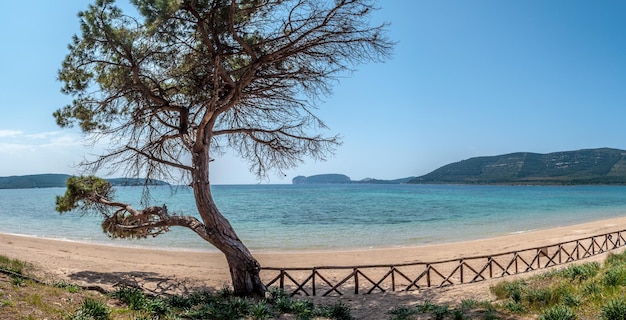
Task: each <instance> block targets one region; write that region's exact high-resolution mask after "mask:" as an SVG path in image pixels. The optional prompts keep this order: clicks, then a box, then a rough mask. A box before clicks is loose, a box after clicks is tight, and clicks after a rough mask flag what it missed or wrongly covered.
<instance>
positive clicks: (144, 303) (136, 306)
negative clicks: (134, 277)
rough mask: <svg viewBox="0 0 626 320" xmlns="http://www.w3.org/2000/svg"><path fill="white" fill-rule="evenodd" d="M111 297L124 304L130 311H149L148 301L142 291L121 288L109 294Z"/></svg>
mask: <svg viewBox="0 0 626 320" xmlns="http://www.w3.org/2000/svg"><path fill="white" fill-rule="evenodd" d="M111 297H113V298H115V299H119V300H120V301H122V302H124V303H125V304H126V305H127V306H128V308H129V309H131V310H138V311H141V310H149V309H150V308H149V301H148V299H147V297H146V295H145V294H144V293H143V291H141V290H139V289H137V288H131V287H122V288H119V289H118V290H116V291H114V292H112V293H111Z"/></svg>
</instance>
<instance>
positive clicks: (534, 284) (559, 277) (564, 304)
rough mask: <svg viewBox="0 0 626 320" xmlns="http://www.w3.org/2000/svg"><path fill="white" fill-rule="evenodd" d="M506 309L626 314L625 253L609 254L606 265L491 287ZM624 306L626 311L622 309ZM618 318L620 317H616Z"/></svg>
mask: <svg viewBox="0 0 626 320" xmlns="http://www.w3.org/2000/svg"><path fill="white" fill-rule="evenodd" d="M491 292H492V293H493V294H494V296H495V297H496V299H497V301H498V302H497V304H496V305H500V306H501V307H502V308H503V309H505V310H507V312H511V313H518V314H536V315H539V318H540V319H576V318H585V319H600V318H602V319H605V318H607V317H609V318H612V317H614V315H615V314H620V312H621V317H619V319H624V318H623V317H624V315H626V305H624V303H626V302H625V300H624V299H623V298H622V297H623V296H626V253H619V254H616V253H610V254H609V255H608V256H607V259H606V260H605V262H604V263H603V264H600V263H598V262H588V263H582V264H571V265H569V266H567V267H565V268H562V269H557V270H552V271H548V272H545V273H542V274H540V275H536V276H532V277H528V278H526V279H521V280H510V281H501V282H499V283H497V284H495V285H494V286H492V287H491ZM622 307H624V308H623V310H622ZM616 319H617V318H616Z"/></svg>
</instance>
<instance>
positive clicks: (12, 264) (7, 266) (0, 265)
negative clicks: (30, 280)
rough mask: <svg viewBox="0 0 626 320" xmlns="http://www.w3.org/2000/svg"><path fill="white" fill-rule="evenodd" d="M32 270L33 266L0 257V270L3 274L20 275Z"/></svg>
mask: <svg viewBox="0 0 626 320" xmlns="http://www.w3.org/2000/svg"><path fill="white" fill-rule="evenodd" d="M33 268H34V267H33V265H32V264H30V263H27V262H24V261H20V260H17V259H11V258H8V257H6V256H2V255H0V270H2V271H4V273H14V274H17V275H21V274H24V273H25V272H28V271H30V270H32V269H33Z"/></svg>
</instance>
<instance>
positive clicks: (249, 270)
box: [192, 153, 266, 296]
mask: <svg viewBox="0 0 626 320" xmlns="http://www.w3.org/2000/svg"><path fill="white" fill-rule="evenodd" d="M208 159H209V157H208V154H206V153H204V154H201V155H198V154H196V157H195V160H194V164H195V168H196V170H195V171H194V173H193V178H194V181H193V183H192V186H193V189H194V195H195V199H196V206H197V208H198V212H199V213H200V217H201V218H202V221H203V223H204V225H205V226H206V231H207V233H208V235H209V239H208V241H209V242H210V243H211V244H212V245H214V246H215V247H216V248H217V249H219V250H220V251H221V252H222V253H224V255H225V256H226V260H227V261H228V267H229V269H230V275H231V279H232V284H233V291H234V294H235V295H246V296H252V295H257V296H263V295H264V294H265V291H266V288H265V285H263V282H262V281H261V278H260V276H259V272H260V270H261V265H260V264H259V263H258V262H257V260H256V259H255V258H254V257H253V256H252V254H251V253H250V251H249V250H248V248H247V247H246V246H245V245H244V244H243V242H242V241H241V240H240V239H239V237H238V236H237V234H236V233H235V230H234V229H233V227H232V226H231V224H230V222H229V221H228V219H226V218H225V217H224V216H223V215H222V213H221V212H220V211H219V209H218V208H217V206H216V205H215V202H214V201H213V196H212V194H211V187H210V183H209V178H208ZM203 167H204V168H206V170H203V169H202V168H203Z"/></svg>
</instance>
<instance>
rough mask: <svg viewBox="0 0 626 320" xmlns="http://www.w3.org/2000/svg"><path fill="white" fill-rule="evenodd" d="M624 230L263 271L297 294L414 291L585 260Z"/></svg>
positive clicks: (616, 241)
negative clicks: (506, 248) (404, 259)
mask: <svg viewBox="0 0 626 320" xmlns="http://www.w3.org/2000/svg"><path fill="white" fill-rule="evenodd" d="M625 235H626V230H622V231H615V232H611V233H606V234H602V235H597V236H592V237H588V238H583V239H578V240H572V241H567V242H562V243H557V244H553V245H549V246H543V247H536V248H530V249H524V250H519V251H511V252H506V253H498V254H493V255H486V256H477V257H468V258H460V259H451V260H444V261H437V262H414V263H402V264H390V265H363V266H353V267H347V266H321V267H312V268H272V267H265V268H262V270H261V277H262V279H263V280H264V282H265V284H266V285H267V286H268V287H270V286H278V287H279V288H281V289H283V290H284V291H285V292H288V293H290V294H291V295H292V296H293V295H306V296H316V295H322V296H341V295H343V294H344V293H348V292H352V293H354V294H362V293H365V294H369V293H373V292H387V291H410V290H419V289H423V288H430V287H445V286H450V285H455V284H463V283H474V282H479V281H483V280H487V279H493V278H501V277H504V276H507V275H514V274H519V273H524V272H529V271H533V270H538V269H544V268H548V267H552V266H556V265H560V264H564V263H568V262H572V261H577V260H581V259H585V258H588V257H591V256H594V255H597V254H601V253H604V252H607V251H611V250H614V249H617V248H620V247H622V246H624V245H626V240H625V239H624V237H625Z"/></svg>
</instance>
